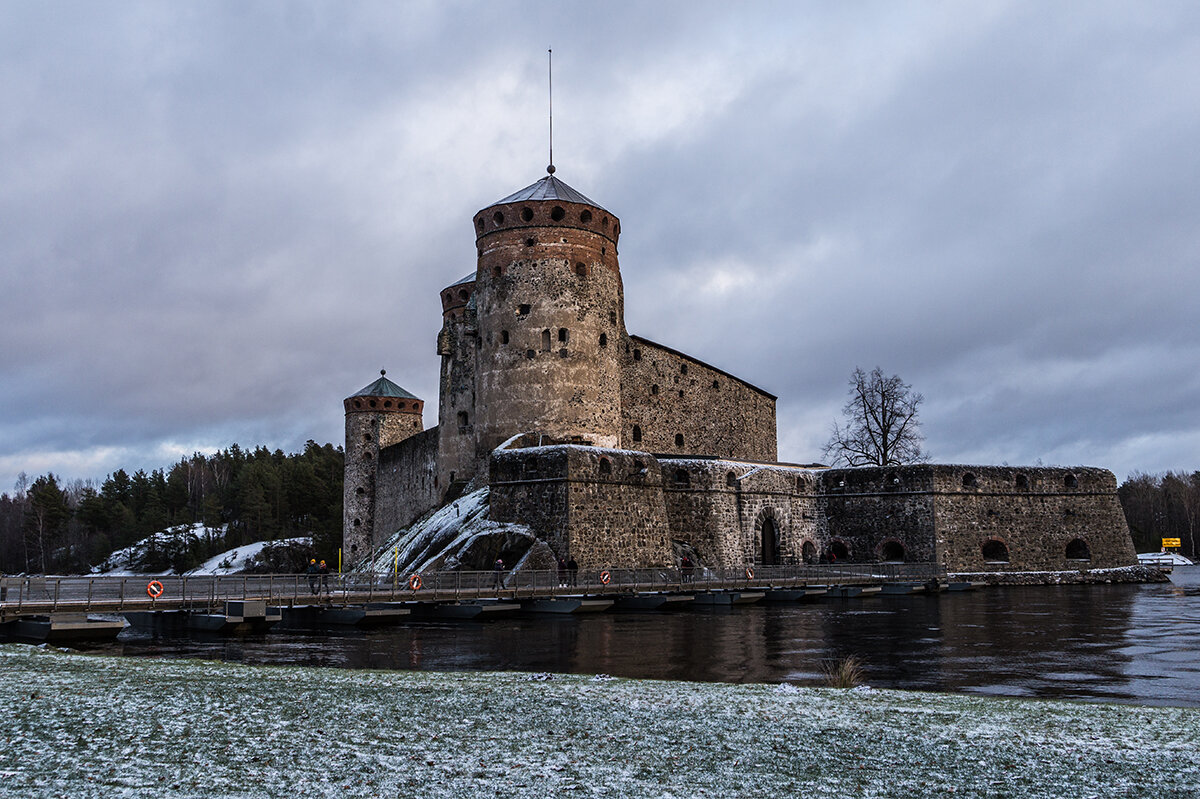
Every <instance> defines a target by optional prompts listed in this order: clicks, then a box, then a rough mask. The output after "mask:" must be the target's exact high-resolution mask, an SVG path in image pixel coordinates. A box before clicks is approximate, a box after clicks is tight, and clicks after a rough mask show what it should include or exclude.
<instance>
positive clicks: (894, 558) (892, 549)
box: [879, 539, 906, 563]
mask: <svg viewBox="0 0 1200 799" xmlns="http://www.w3.org/2000/svg"><path fill="white" fill-rule="evenodd" d="M879 560H880V561H882V562H884V563H903V562H904V561H905V560H906V558H905V552H904V545H903V544H901V543H900V542H899V541H896V540H895V539H891V540H889V541H884V542H883V544H882V545H880V547H879Z"/></svg>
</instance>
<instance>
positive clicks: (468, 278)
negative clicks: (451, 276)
mask: <svg viewBox="0 0 1200 799" xmlns="http://www.w3.org/2000/svg"><path fill="white" fill-rule="evenodd" d="M474 282H475V273H474V272H472V273H471V274H469V275H467V276H466V277H464V278H463V279H461V280H456V281H454V282H453V283H451V284H450V285H449V286H446V288H448V289H452V288H454V287H455V286H463V285H466V284H467V283H474Z"/></svg>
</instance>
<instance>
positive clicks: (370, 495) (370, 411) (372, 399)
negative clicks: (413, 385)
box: [342, 370, 425, 562]
mask: <svg viewBox="0 0 1200 799" xmlns="http://www.w3.org/2000/svg"><path fill="white" fill-rule="evenodd" d="M385 374H386V373H385V372H384V371H383V370H380V372H379V375H380V377H379V379H378V380H376V381H375V382H374V383H372V384H371V385H369V386H366V387H365V388H363V389H362V390H361V391H359V392H357V393H355V394H351V395H350V396H349V397H346V399H345V400H344V401H343V402H342V405H343V407H344V408H345V410H346V449H345V453H346V467H345V480H344V484H343V488H342V492H343V493H342V549H343V551H344V553H345V556H346V558H347V559H348V560H350V561H351V562H353V561H354V560H357V559H358V558H361V557H363V556H365V555H367V554H369V553H371V552H372V551H374V549H375V546H376V544H377V543H378V542H377V541H375V517H376V512H375V502H376V493H377V492H376V486H377V483H378V469H379V451H380V450H381V449H383V448H384V447H389V446H391V445H392V444H396V443H399V442H401V441H403V440H404V439H406V438H408V437H409V436H414V435H416V434H417V433H420V432H421V431H422V430H423V429H424V426H423V424H422V421H421V411H422V409H423V408H424V406H425V402H424V401H423V400H421V399H420V398H418V397H416V396H414V395H413V394H410V393H409V392H407V391H405V390H404V389H402V388H400V386H398V385H396V384H395V383H393V382H392V381H391V380H388V379H387V377H385V376H384V375H385Z"/></svg>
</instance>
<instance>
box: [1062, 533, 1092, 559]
mask: <svg viewBox="0 0 1200 799" xmlns="http://www.w3.org/2000/svg"><path fill="white" fill-rule="evenodd" d="M1091 559H1092V550H1091V548H1090V547H1089V546H1088V545H1087V541H1084V540H1083V539H1082V538H1073V539H1071V542H1070V543H1069V544H1067V560H1082V561H1087V560H1091Z"/></svg>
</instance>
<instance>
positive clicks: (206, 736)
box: [0, 645, 1200, 799]
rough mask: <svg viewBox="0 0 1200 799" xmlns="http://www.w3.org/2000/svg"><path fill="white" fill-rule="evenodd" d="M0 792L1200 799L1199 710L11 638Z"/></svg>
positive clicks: (4, 652) (2, 685) (5, 668)
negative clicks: (369, 667) (70, 645)
mask: <svg viewBox="0 0 1200 799" xmlns="http://www.w3.org/2000/svg"><path fill="white" fill-rule="evenodd" d="M0 671H2V672H3V674H4V676H5V679H4V680H2V681H0V703H3V706H4V707H5V733H4V734H5V739H6V744H5V746H4V747H2V748H0V794H2V795H6V796H22V797H32V798H33V799H38V798H40V797H47V798H49V797H55V799H57V797H60V796H71V797H144V796H146V795H147V793H150V794H154V795H162V796H172V797H226V796H228V797H233V796H237V797H255V798H257V797H284V796H296V795H297V794H302V795H303V796H305V797H367V796H371V797H375V796H421V797H429V798H430V799H437V798H439V797H472V796H488V797H494V796H505V797H538V799H541V797H545V796H576V795H578V796H631V797H641V796H654V797H680V798H682V797H689V799H690V797H700V796H708V797H718V796H811V797H843V796H854V797H864V798H865V799H882V797H911V796H942V795H946V794H951V793H952V794H955V795H961V796H972V797H995V798H998V797H1011V796H1020V797H1023V799H1041V798H1042V797H1054V799H1059V798H1060V797H1061V798H1062V799H1080V798H1082V797H1099V796H1155V797H1192V796H1196V795H1197V794H1198V793H1200V709H1195V708H1167V707H1136V706H1130V705H1105V704H1084V703H1072V702H1062V701H1045V700H1039V701H1029V700H1014V699H1000V698H991V697H975V696H955V695H944V694H924V693H916V692H901V691H892V690H869V691H854V690H848V691H847V690H840V691H839V690H834V689H822V688H801V687H795V686H792V687H790V688H782V687H779V686H768V685H731V684H722V683H713V684H701V683H687V682H660V681H642V680H625V679H596V678H591V677H587V676H580V675H569V674H555V675H552V676H553V679H549V677H550V676H551V675H545V676H546V677H547V679H541V677H542V676H543V675H537V674H535V675H529V674H511V673H487V672H482V673H452V672H451V673H446V672H397V671H390V672H374V671H358V670H339V669H323V668H312V667H300V666H286V667H281V666H246V665H242V664H235V663H210V662H194V661H181V660H155V659H134V658H123V657H104V656H95V655H81V654H73V653H63V652H60V651H56V650H54V649H52V648H47V649H37V648H33V647H26V646H19V645H3V646H0Z"/></svg>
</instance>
